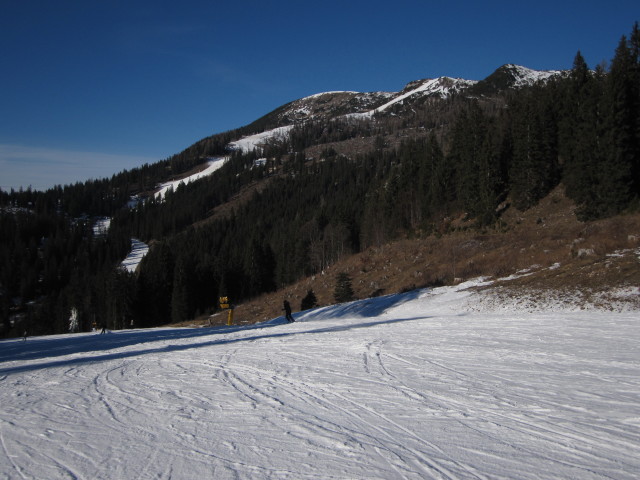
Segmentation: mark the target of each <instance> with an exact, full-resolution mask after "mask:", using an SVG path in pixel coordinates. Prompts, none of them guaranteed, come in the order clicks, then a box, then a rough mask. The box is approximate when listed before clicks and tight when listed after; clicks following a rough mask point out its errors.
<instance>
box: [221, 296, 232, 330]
mask: <svg viewBox="0 0 640 480" xmlns="http://www.w3.org/2000/svg"><path fill="white" fill-rule="evenodd" d="M220 308H222V309H223V310H228V311H229V312H228V313H227V325H233V308H231V302H229V297H220Z"/></svg>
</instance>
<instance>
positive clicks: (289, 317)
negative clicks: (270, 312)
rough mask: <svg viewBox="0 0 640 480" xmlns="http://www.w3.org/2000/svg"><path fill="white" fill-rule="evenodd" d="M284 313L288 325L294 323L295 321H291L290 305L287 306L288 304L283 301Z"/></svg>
mask: <svg viewBox="0 0 640 480" xmlns="http://www.w3.org/2000/svg"><path fill="white" fill-rule="evenodd" d="M284 313H285V318H286V319H287V322H289V323H291V322H295V320H294V319H293V316H292V315H291V305H289V302H287V301H286V300H285V301H284Z"/></svg>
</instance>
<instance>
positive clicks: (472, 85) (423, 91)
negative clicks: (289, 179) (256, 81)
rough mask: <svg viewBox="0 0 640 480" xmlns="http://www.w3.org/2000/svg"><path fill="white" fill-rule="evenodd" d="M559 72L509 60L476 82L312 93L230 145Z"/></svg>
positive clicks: (483, 92)
mask: <svg viewBox="0 0 640 480" xmlns="http://www.w3.org/2000/svg"><path fill="white" fill-rule="evenodd" d="M562 74H563V72H562V71H557V70H548V71H540V70H532V69H530V68H527V67H522V66H519V65H512V64H507V65H503V66H502V67H500V68H498V69H497V70H496V71H495V72H493V73H492V74H491V75H489V76H488V77H487V78H485V79H484V80H480V81H478V80H466V79H462V78H451V77H447V76H443V77H438V78H432V79H422V80H415V81H412V82H410V83H408V84H407V85H406V86H405V87H404V88H403V89H402V90H400V91H398V92H353V91H331V92H322V93H316V94H314V95H310V96H308V97H304V98H300V99H298V100H294V101H293V102H290V103H287V104H285V105H283V106H281V107H279V108H277V109H276V110H274V111H273V112H271V113H268V114H267V115H265V116H264V117H262V118H260V119H258V120H256V122H254V123H253V124H252V125H250V126H249V128H252V129H253V130H254V133H253V134H252V135H249V136H247V137H246V138H244V137H243V138H242V139H239V140H237V141H235V142H232V143H231V144H230V147H231V148H232V149H240V150H244V151H248V150H251V149H253V148H255V147H256V146H259V145H260V144H261V143H264V142H266V141H268V140H270V139H273V138H282V137H283V136H284V137H286V135H287V134H288V131H289V129H290V128H292V127H293V126H294V125H296V124H300V123H303V122H308V121H327V120H331V119H337V118H346V119H349V118H352V119H362V120H366V119H369V118H373V117H374V116H376V117H377V116H394V115H397V116H402V115H403V114H406V113H407V112H410V111H411V110H412V108H413V107H414V106H416V105H421V104H423V103H425V102H427V101H428V100H429V99H445V98H448V97H451V96H452V95H463V96H468V97H490V96H492V95H497V94H499V93H500V92H502V91H504V90H508V89H518V88H522V87H525V86H530V85H534V84H535V83H537V82H545V81H548V80H549V79H550V78H553V77H555V76H558V75H562Z"/></svg>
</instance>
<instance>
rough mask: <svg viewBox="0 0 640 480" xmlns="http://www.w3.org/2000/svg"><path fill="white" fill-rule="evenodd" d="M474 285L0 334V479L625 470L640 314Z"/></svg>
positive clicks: (634, 405)
mask: <svg viewBox="0 0 640 480" xmlns="http://www.w3.org/2000/svg"><path fill="white" fill-rule="evenodd" d="M479 282H480V281H477V282H471V283H468V284H463V285H460V286H457V287H443V288H438V289H434V290H419V291H415V292H410V293H406V294H402V295H394V296H387V297H380V298H377V299H371V300H363V301H358V302H354V303H350V304H343V305H337V306H332V307H325V308H320V309H317V310H314V311H310V312H306V313H304V314H301V313H297V314H295V316H296V318H297V322H296V323H292V324H287V323H285V322H284V321H283V319H282V318H277V319H274V320H272V321H270V322H266V323H263V324H260V325H257V326H251V327H225V328H221V329H212V328H200V329H188V328H184V329H168V328H164V329H150V330H128V331H118V332H111V333H108V334H105V335H100V334H97V333H86V334H75V335H58V336H51V337H39V338H29V339H27V341H22V340H21V339H19V340H5V341H2V342H0V477H1V478H8V479H26V478H28V479H34V478H35V479H60V478H73V479H86V480H96V479H201V478H202V479H204V478H211V479H213V478H215V479H281V478H289V479H510V480H512V479H582V480H584V479H635V478H638V477H637V476H638V472H640V351H639V347H638V346H639V345H640V323H639V322H640V319H639V318H638V314H637V312H629V313H613V312H605V311H599V310H590V311H581V312H576V311H570V310H556V311H554V312H552V311H546V312H534V313H527V312H521V311H518V310H511V311H504V310H499V311H498V310H494V311H489V310H487V309H485V310H483V309H478V308H477V304H478V300H479V294H477V293H473V291H472V290H469V289H468V287H470V286H473V285H474V284H477V283H479ZM474 305H475V307H476V308H475V309H474V308H472V307H474ZM478 310H479V311H478Z"/></svg>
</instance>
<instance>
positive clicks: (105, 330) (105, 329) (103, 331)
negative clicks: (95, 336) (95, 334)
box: [100, 322, 107, 335]
mask: <svg viewBox="0 0 640 480" xmlns="http://www.w3.org/2000/svg"><path fill="white" fill-rule="evenodd" d="M103 333H107V322H102V331H101V332H100V335H102V334H103Z"/></svg>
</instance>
